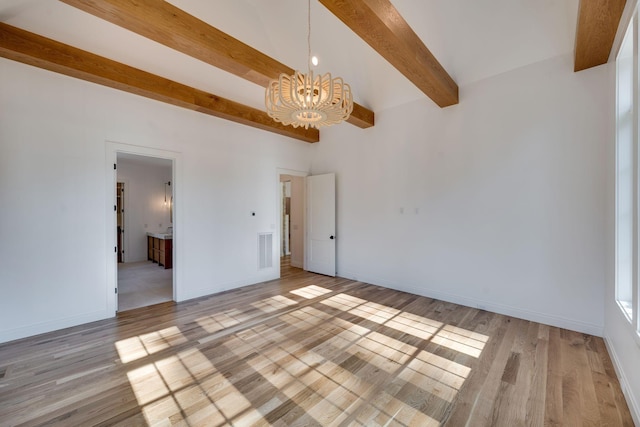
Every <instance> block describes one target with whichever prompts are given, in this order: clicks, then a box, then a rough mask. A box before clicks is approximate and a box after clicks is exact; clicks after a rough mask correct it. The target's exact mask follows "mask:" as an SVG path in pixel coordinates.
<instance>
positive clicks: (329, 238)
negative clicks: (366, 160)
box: [306, 173, 336, 276]
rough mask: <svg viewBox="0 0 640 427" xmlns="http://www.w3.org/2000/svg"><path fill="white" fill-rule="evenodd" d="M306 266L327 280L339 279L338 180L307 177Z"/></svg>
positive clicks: (317, 176) (333, 176)
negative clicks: (337, 266)
mask: <svg viewBox="0 0 640 427" xmlns="http://www.w3.org/2000/svg"><path fill="white" fill-rule="evenodd" d="M306 181H307V249H306V252H307V265H306V267H307V268H306V269H307V270H308V271H312V272H314V273H320V274H325V275H327V276H335V275H336V176H335V174H332V173H329V174H325V175H315V176H308V177H307V179H306Z"/></svg>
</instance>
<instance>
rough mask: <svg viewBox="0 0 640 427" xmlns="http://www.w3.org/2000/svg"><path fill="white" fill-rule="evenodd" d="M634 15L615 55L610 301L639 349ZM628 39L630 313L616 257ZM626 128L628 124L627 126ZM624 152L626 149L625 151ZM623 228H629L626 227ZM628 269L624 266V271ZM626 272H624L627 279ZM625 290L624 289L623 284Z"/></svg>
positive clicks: (639, 161) (639, 156)
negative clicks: (623, 74) (623, 70)
mask: <svg viewBox="0 0 640 427" xmlns="http://www.w3.org/2000/svg"><path fill="white" fill-rule="evenodd" d="M638 25H639V24H638V11H637V10H635V11H634V13H633V16H632V18H631V20H630V22H629V25H628V27H627V30H626V31H625V36H624V38H623V41H622V43H621V47H620V50H619V51H618V53H617V55H616V67H615V73H616V99H615V120H616V126H615V128H616V134H615V291H614V298H615V302H616V305H617V306H618V307H619V308H620V311H621V314H622V316H623V317H624V318H625V319H626V320H627V321H628V323H629V325H630V326H631V327H632V328H633V332H634V334H633V335H634V337H635V340H636V343H637V344H638V345H640V320H639V311H640V305H639V303H638V294H639V293H640V277H639V265H640V173H639V165H640V150H639V149H638V146H639V135H640V132H639V129H640V115H639V110H640V109H639V106H638V102H639V101H640V96H639V94H638V91H639V90H640V67H639V66H638V49H639V46H638V45H639V43H638V42H639V41H640V40H639V38H638ZM628 37H631V40H630V41H631V42H632V43H633V46H632V59H631V61H632V70H631V94H632V95H631V110H630V114H631V118H630V120H631V123H632V131H631V150H630V151H631V158H632V165H631V174H632V177H631V200H628V201H629V202H630V204H631V211H630V214H631V217H632V218H631V227H630V230H631V248H630V249H631V253H630V254H629V256H630V259H631V266H630V277H631V280H630V281H631V284H630V286H631V301H630V302H631V313H629V308H628V307H627V305H628V297H625V298H624V300H623V299H622V297H621V296H620V294H621V292H622V290H621V289H620V287H621V286H622V283H621V277H622V276H623V272H622V271H621V261H620V257H621V256H622V254H621V253H620V252H621V251H620V248H621V242H620V239H621V234H620V233H621V231H620V227H621V224H620V220H619V218H620V216H621V213H620V206H621V196H623V194H622V190H621V182H620V181H621V178H620V176H621V172H620V163H621V161H620V151H621V147H622V144H624V143H625V142H622V141H621V140H620V135H621V131H620V129H621V121H622V120H624V117H623V116H621V115H622V114H628V112H627V113H624V112H622V111H620V106H621V101H620V97H621V93H622V91H623V90H629V89H628V85H627V86H625V87H621V71H620V67H621V61H622V60H624V59H627V58H628V57H626V56H625V57H623V54H625V52H623V51H624V49H623V47H624V46H625V43H627V42H628V41H629V40H628ZM627 125H628V124H627ZM626 148H628V147H626ZM627 228H629V227H628V226H627ZM628 267H629V266H627V268H628ZM628 273H629V271H627V272H626V274H627V276H628V275H629V274H628ZM625 286H628V284H626V285H625ZM625 294H626V295H628V289H625Z"/></svg>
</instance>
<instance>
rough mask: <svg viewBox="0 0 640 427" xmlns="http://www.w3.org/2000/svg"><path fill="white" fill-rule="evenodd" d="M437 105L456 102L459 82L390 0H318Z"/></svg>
mask: <svg viewBox="0 0 640 427" xmlns="http://www.w3.org/2000/svg"><path fill="white" fill-rule="evenodd" d="M319 1H320V3H322V4H323V5H324V6H325V7H326V8H327V9H329V10H330V11H331V12H332V13H333V14H334V15H335V16H337V17H338V18H339V19H340V20H341V21H342V22H344V23H345V24H346V25H347V26H348V27H349V28H351V30H352V31H353V32H354V33H356V34H357V35H358V36H360V38H362V39H363V40H364V41H365V42H367V43H368V44H369V46H371V47H372V48H373V49H374V50H375V51H376V52H378V53H379V54H380V55H382V57H383V58H385V59H386V60H387V61H388V62H389V63H390V64H391V65H393V66H394V67H395V68H396V69H397V70H398V71H400V72H401V73H402V74H403V75H404V76H405V77H406V78H408V79H409V80H410V81H411V82H412V83H413V84H415V85H416V86H417V87H418V88H419V89H420V90H421V91H422V92H424V93H425V94H426V95H427V96H428V97H429V98H431V99H432V100H433V101H434V102H435V103H436V104H438V105H439V106H440V107H447V106H449V105H454V104H457V103H458V85H457V84H456V82H455V81H453V79H452V78H451V77H450V76H449V74H448V73H447V71H446V70H445V69H444V68H443V67H442V65H440V63H439V62H438V60H437V59H436V58H435V57H434V56H433V54H432V53H431V52H430V51H429V49H428V48H427V47H426V46H425V45H424V43H423V42H422V40H420V37H418V35H417V34H416V33H415V32H414V31H413V30H412V29H411V27H410V26H409V24H408V23H407V21H405V20H404V18H403V17H402V16H401V15H400V13H399V12H398V10H397V9H396V8H395V7H394V6H393V5H392V4H391V2H390V1H389V0H319Z"/></svg>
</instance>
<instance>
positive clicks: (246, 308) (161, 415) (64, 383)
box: [0, 264, 633, 427]
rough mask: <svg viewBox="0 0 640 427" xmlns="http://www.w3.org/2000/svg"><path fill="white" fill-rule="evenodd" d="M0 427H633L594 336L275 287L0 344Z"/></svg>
mask: <svg viewBox="0 0 640 427" xmlns="http://www.w3.org/2000/svg"><path fill="white" fill-rule="evenodd" d="M0 425H2V426H5V425H6V426H17V425H21V426H38V425H52V426H54V425H61V426H68V425H82V426H111V425H116V426H117V425H120V426H138V425H139V426H148V425H171V426H182V425H184V426H198V425H202V426H208V427H209V426H224V425H256V426H259V425H264V426H267V425H271V426H284V425H290V426H297V425H300V426H314V425H319V426H338V425H340V426H342V425H345V426H346V425H354V426H372V425H380V426H382V425H384V426H405V427H407V426H440V425H447V426H454V427H455V426H463V425H467V426H501V425H507V426H519V425H526V426H529V425H531V426H541V425H545V426H554V425H558V426H559V425H572V426H573V425H585V426H586V425H608V426H618V425H620V426H633V421H632V420H631V416H630V413H629V411H628V408H627V406H626V403H625V401H624V397H623V395H622V393H621V391H620V386H619V383H618V380H617V378H616V377H615V372H614V370H613V365H612V363H611V360H610V358H609V355H608V353H607V351H606V347H605V346H604V342H603V341H602V339H601V338H597V337H592V336H588V335H584V334H579V333H576V332H571V331H567V330H561V329H558V328H554V327H550V326H546V325H541V324H538V323H535V322H528V321H524V320H520V319H514V318H510V317H507V316H501V315H498V314H495V313H490V312H487V311H483V310H477V309H475V308H469V307H462V306H458V305H455V304H451V303H447V302H443V301H438V300H434V299H431V298H425V297H420V296H416V295H412V294H407V293H404V292H398V291H394V290H389V289H385V288H382V287H379V286H372V285H368V284H366V283H362V282H356V281H352V280H347V279H343V278H332V277H326V276H319V275H315V274H311V273H306V272H303V271H301V270H298V269H295V268H290V267H289V266H288V265H286V264H285V265H283V267H282V278H281V279H279V280H274V281H270V282H266V283H262V284H258V285H253V286H245V287H242V288H239V289H235V290H232V291H227V292H223V293H220V294H216V295H211V296H208V297H204V298H199V299H196V300H191V301H187V302H185V303H180V304H174V303H163V304H159V305H155V306H151V307H144V308H140V309H135V310H132V311H128V312H126V313H122V314H120V315H118V317H117V318H115V319H109V320H104V321H100V322H94V323H91V324H87V325H82V326H77V327H73V328H68V329H65V330H61V331H57V332H53V333H49V334H43V335H39V336H36V337H32V338H27V339H23V340H19V341H14V342H11V343H7V344H3V345H0Z"/></svg>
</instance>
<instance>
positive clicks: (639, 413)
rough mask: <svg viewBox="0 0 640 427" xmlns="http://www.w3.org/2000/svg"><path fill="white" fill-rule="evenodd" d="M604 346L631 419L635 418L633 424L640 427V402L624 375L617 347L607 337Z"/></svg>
mask: <svg viewBox="0 0 640 427" xmlns="http://www.w3.org/2000/svg"><path fill="white" fill-rule="evenodd" d="M604 344H605V345H606V346H607V351H609V355H610V356H611V361H612V362H613V368H614V369H615V371H616V375H618V381H620V387H621V388H622V393H623V394H624V397H625V399H626V401H627V406H629V412H631V418H633V422H634V423H635V424H636V425H637V426H640V402H639V401H638V399H637V398H636V396H634V394H633V390H632V389H631V387H629V380H628V379H627V376H626V374H625V373H624V369H622V365H621V364H620V359H619V358H618V354H617V353H616V349H615V347H614V346H613V345H611V343H610V342H609V340H608V339H607V337H604Z"/></svg>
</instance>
